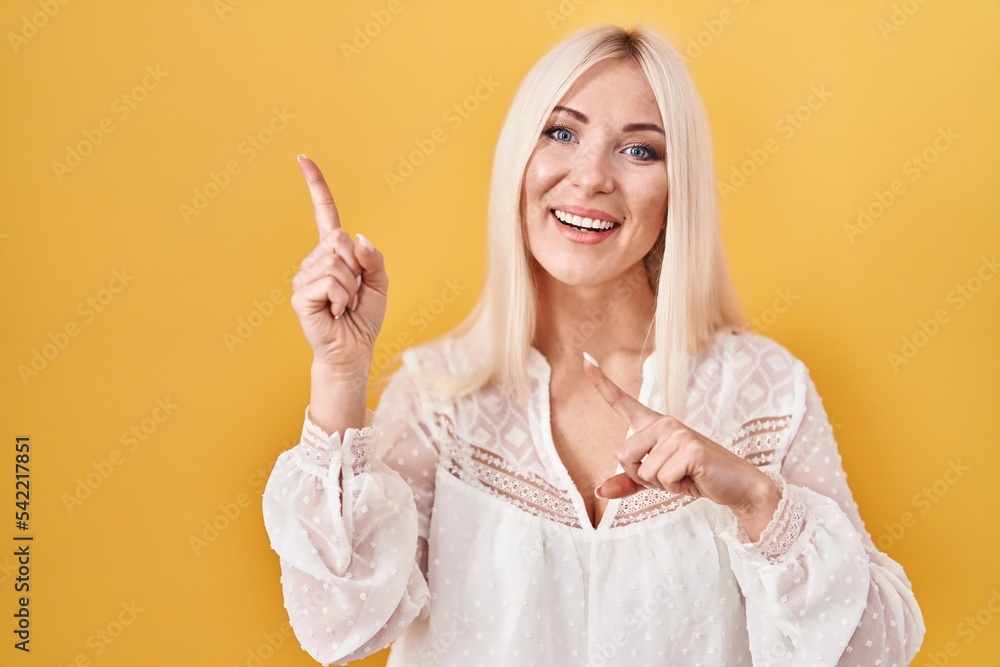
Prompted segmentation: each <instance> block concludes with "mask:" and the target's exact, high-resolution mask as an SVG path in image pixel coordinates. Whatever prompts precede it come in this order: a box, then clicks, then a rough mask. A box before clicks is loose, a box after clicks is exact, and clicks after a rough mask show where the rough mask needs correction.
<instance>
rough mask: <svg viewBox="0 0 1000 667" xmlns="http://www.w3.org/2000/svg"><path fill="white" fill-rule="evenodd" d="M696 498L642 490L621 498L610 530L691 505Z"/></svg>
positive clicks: (660, 491)
mask: <svg viewBox="0 0 1000 667" xmlns="http://www.w3.org/2000/svg"><path fill="white" fill-rule="evenodd" d="M695 500H696V498H694V497H692V496H685V495H682V494H678V493H671V492H670V491H663V490H660V489H644V490H642V491H638V492H636V493H633V494H632V495H630V496H626V497H625V498H622V500H621V503H620V504H619V505H618V512H617V513H616V514H615V520H614V521H613V522H612V523H611V527H612V528H617V527H618V526H627V525H629V524H631V523H637V522H639V521H645V520H646V519H652V518H653V517H656V516H660V515H661V514H666V513H667V512H673V511H674V510H679V509H680V508H682V507H684V506H685V505H688V504H690V503H693V502H694V501H695Z"/></svg>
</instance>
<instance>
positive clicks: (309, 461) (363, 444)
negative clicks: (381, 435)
mask: <svg viewBox="0 0 1000 667" xmlns="http://www.w3.org/2000/svg"><path fill="white" fill-rule="evenodd" d="M365 418H366V421H367V425H366V426H364V427H363V428H360V429H357V428H348V429H346V435H345V436H344V439H343V440H342V439H341V436H340V433H334V434H333V435H330V434H329V433H327V432H326V431H324V430H323V429H321V428H320V427H319V426H317V425H316V424H314V423H313V421H312V420H311V419H309V408H306V411H305V421H304V423H303V425H302V445H301V447H299V448H298V449H297V451H298V455H299V457H300V459H301V460H302V462H303V463H305V464H306V465H309V466H315V467H317V468H327V467H329V465H330V460H331V458H332V451H333V448H334V447H340V446H341V445H342V444H343V442H344V441H347V440H349V441H350V446H349V448H348V450H347V451H345V452H344V459H343V462H344V464H345V465H350V466H351V469H352V470H353V472H354V474H355V475H360V474H361V473H363V472H369V471H371V460H372V456H373V454H374V453H375V441H376V438H377V436H378V432H379V430H381V427H382V422H381V419H380V418H379V417H378V415H376V414H375V412H374V411H372V410H367V409H366V410H365Z"/></svg>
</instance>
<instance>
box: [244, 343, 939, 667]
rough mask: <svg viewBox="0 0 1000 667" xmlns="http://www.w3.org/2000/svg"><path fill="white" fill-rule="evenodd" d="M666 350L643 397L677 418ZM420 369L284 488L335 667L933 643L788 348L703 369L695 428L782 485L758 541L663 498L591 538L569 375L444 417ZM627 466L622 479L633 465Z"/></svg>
mask: <svg viewBox="0 0 1000 667" xmlns="http://www.w3.org/2000/svg"><path fill="white" fill-rule="evenodd" d="M654 359H655V357H654V355H652V354H651V355H650V356H648V357H647V358H646V359H645V360H644V362H643V365H642V370H643V380H642V389H641V392H640V395H639V397H638V398H639V401H640V402H642V403H643V404H644V405H647V406H649V407H651V408H653V409H654V410H657V411H660V412H663V411H664V408H663V405H662V395H661V390H660V387H659V384H658V379H657V377H656V373H655V367H654ZM468 361H469V360H468V359H463V358H461V356H460V355H458V354H457V353H456V351H455V348H454V347H453V346H452V344H449V343H434V344H432V345H425V346H422V347H419V348H412V349H410V350H408V351H407V352H405V353H404V355H403V365H402V366H401V367H400V369H399V370H398V371H396V373H395V374H394V375H393V376H392V378H391V380H390V382H389V384H388V386H387V387H386V389H385V390H384V392H383V393H382V397H381V400H380V402H379V405H378V409H377V410H376V411H375V412H374V413H373V412H371V411H369V412H368V421H369V425H368V426H366V427H365V428H363V429H347V430H346V434H345V436H344V438H343V441H341V438H340V434H339V433H335V434H334V435H332V436H330V435H328V434H326V433H324V432H323V431H322V430H320V429H319V428H318V427H317V426H316V425H314V424H313V423H311V422H310V420H309V418H308V409H307V410H306V420H305V426H304V428H303V431H302V441H301V442H300V443H299V444H298V445H297V446H295V447H294V448H292V449H290V450H288V451H286V452H283V453H282V454H281V455H280V456H279V457H278V460H277V462H276V464H275V467H274V470H273V471H272V473H271V476H270V479H269V480H268V483H267V486H266V488H265V490H264V497H263V509H264V523H265V526H266V528H267V532H268V534H269V536H270V539H271V548H272V549H274V550H275V551H276V552H277V554H278V556H279V560H280V565H281V573H282V576H281V583H282V586H283V591H284V599H285V606H286V608H287V610H288V614H289V619H290V622H291V625H292V627H293V629H294V631H295V634H296V636H297V637H298V639H299V642H300V643H301V644H302V647H303V648H304V649H305V650H306V651H307V652H308V653H309V654H310V655H312V656H313V657H314V658H315V659H316V660H317V661H319V662H321V663H323V664H330V663H340V664H344V663H347V662H349V661H351V660H356V659H359V658H363V657H365V656H367V655H370V654H372V653H374V652H376V651H378V650H380V649H383V648H385V647H386V646H388V645H389V644H390V642H395V643H394V644H393V648H392V650H391V652H390V655H389V659H388V663H387V664H388V667H403V666H407V667H409V666H411V665H413V666H417V665H421V666H423V665H426V666H436V665H460V666H462V667H475V666H477V665H483V666H486V665H497V666H500V665H502V666H504V667H507V666H509V665H518V666H519V667H521V666H524V667H528V666H531V665H537V666H539V667H542V666H551V665H557V666H560V667H561V666H564V665H566V666H571V665H572V666H577V665H579V666H585V667H594V666H598V667H599V666H601V665H628V666H630V667H631V666H634V665H684V666H687V665H690V666H697V665H702V666H705V667H708V666H722V665H725V666H727V667H728V666H733V665H769V666H772V667H778V666H783V665H788V666H794V667H801V666H805V665H843V666H846V665H851V666H854V665H857V666H860V667H872V666H874V665H883V666H885V667H890V666H892V665H896V666H900V667H901V666H903V665H906V664H908V663H909V661H910V660H911V659H912V658H913V656H914V655H915V654H916V652H917V650H918V648H919V646H920V643H921V641H922V639H923V635H924V625H923V617H922V615H921V613H920V608H919V607H918V606H917V602H916V600H915V599H914V596H913V593H912V591H911V586H910V582H909V581H908V580H907V578H906V575H905V574H904V572H903V569H902V568H901V567H900V566H899V565H898V564H897V563H896V562H895V561H893V560H892V559H891V558H889V557H888V556H886V555H885V554H884V553H882V552H880V551H878V550H877V549H876V548H875V546H874V545H873V544H872V540H871V537H870V536H869V534H868V533H867V531H866V530H865V527H864V524H863V523H862V521H861V518H860V516H859V515H858V510H857V505H856V504H855V503H854V502H853V500H852V498H851V492H850V489H849V488H848V486H847V480H846V478H845V475H844V470H843V467H842V465H841V458H840V455H839V454H838V452H837V444H836V442H835V441H834V438H833V433H832V429H831V427H830V423H829V420H828V418H827V416H826V413H825V411H824V409H823V405H822V403H821V401H820V398H819V396H818V394H817V392H816V388H815V386H814V385H813V382H812V380H811V379H810V377H809V374H808V371H807V370H806V368H805V366H804V365H803V364H802V362H801V361H799V360H798V359H796V358H795V357H793V356H792V355H791V353H789V352H788V350H786V349H785V348H784V347H782V346H781V345H779V344H778V343H776V342H774V341H772V340H770V339H768V338H765V337H763V336H760V335H756V334H751V333H732V332H720V333H719V334H718V335H717V337H716V339H715V341H714V343H713V345H712V346H711V347H710V348H709V349H707V350H705V351H704V352H703V353H701V354H700V355H698V356H697V357H695V358H693V359H692V362H691V369H692V372H691V375H690V381H689V390H688V391H689V396H688V411H687V414H686V415H685V418H684V419H683V420H682V421H684V423H685V424H687V425H688V426H689V427H691V428H693V429H695V430H697V431H699V432H701V433H703V434H705V435H706V436H708V437H710V438H711V439H712V440H714V441H715V442H717V443H719V444H722V445H724V446H725V447H727V448H729V449H731V450H732V451H734V452H736V453H737V454H739V455H740V456H743V457H744V458H746V459H747V460H748V461H750V462H752V463H753V464H755V465H756V466H758V467H759V468H760V469H761V470H763V471H764V472H766V473H768V474H769V475H770V476H771V477H772V479H774V480H775V483H776V484H777V485H778V486H779V488H780V489H781V491H782V498H781V502H780V504H779V507H778V509H777V511H776V512H775V515H774V517H773V518H772V520H771V522H770V523H769V524H768V526H767V527H766V528H765V530H764V531H763V533H762V534H761V537H760V539H759V540H758V541H757V542H756V543H751V542H750V541H749V540H748V539H747V535H746V533H745V532H744V531H743V529H742V527H741V526H740V525H739V522H738V521H737V520H736V518H735V515H733V513H732V512H731V511H730V510H729V509H728V508H724V507H720V506H719V505H716V504H714V503H713V502H711V501H709V500H707V499H704V498H701V499H693V498H690V497H687V496H683V495H675V494H672V493H669V492H666V491H659V490H653V489H650V490H643V491H640V492H639V493H636V494H634V495H632V496H629V497H627V498H624V499H620V500H612V501H609V504H608V507H607V509H606V511H605V513H604V515H603V518H602V520H601V522H600V525H599V526H598V527H597V528H594V527H593V525H592V524H591V522H590V520H589V518H588V515H587V511H586V507H585V505H584V502H583V498H582V497H581V496H580V494H579V492H578V490H577V488H576V486H575V485H574V483H573V481H572V479H571V478H570V476H569V474H568V473H567V471H566V468H565V467H564V466H563V463H562V461H561V460H560V459H559V456H558V455H557V453H556V449H555V445H554V443H553V440H552V433H551V425H550V417H549V378H550V370H551V369H550V367H549V365H548V362H547V361H546V359H545V357H544V356H543V355H542V354H541V353H540V352H539V351H538V350H537V349H535V348H532V350H531V365H530V369H529V370H530V377H531V392H530V401H528V402H527V403H526V404H521V403H518V402H516V401H515V400H514V399H510V398H505V397H503V395H502V394H501V393H500V392H499V391H497V390H496V389H495V388H489V387H488V388H484V389H482V390H479V391H478V392H475V393H473V394H470V395H468V396H466V397H463V398H460V399H457V400H451V401H441V400H435V399H433V398H432V394H431V393H430V392H427V391H421V390H419V389H418V387H417V380H416V378H417V374H416V373H415V371H417V370H420V369H421V368H428V367H432V366H437V367H439V368H440V367H443V368H446V369H449V370H451V371H452V372H454V371H455V370H457V369H459V368H460V367H461V365H462V364H463V363H467V362H468ZM618 471H619V472H621V466H619V468H618Z"/></svg>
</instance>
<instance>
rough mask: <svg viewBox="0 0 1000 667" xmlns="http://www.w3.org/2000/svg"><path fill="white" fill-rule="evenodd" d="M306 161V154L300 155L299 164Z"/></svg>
mask: <svg viewBox="0 0 1000 667" xmlns="http://www.w3.org/2000/svg"><path fill="white" fill-rule="evenodd" d="M305 159H306V154H305V153H301V154H299V157H298V160H299V162H302V161H303V160H305Z"/></svg>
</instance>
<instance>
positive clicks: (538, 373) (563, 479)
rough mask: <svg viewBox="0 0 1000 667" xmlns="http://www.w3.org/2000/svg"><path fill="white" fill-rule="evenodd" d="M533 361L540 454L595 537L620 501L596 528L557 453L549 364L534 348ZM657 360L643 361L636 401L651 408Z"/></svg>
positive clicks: (611, 502)
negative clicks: (650, 401)
mask: <svg viewBox="0 0 1000 667" xmlns="http://www.w3.org/2000/svg"><path fill="white" fill-rule="evenodd" d="M530 357H531V358H530V362H531V365H530V369H529V370H531V371H532V372H533V373H532V374H533V375H535V377H536V379H537V385H536V388H535V391H536V392H537V394H536V395H535V396H534V400H533V401H532V402H533V405H532V406H531V409H530V410H528V414H529V415H530V416H531V419H532V421H534V422H535V423H534V424H532V426H533V427H534V428H533V430H534V431H535V433H537V434H538V436H540V443H539V446H540V450H539V454H540V456H541V459H542V465H543V466H544V467H545V469H546V470H547V471H548V472H549V474H550V475H552V476H553V477H554V478H555V479H557V480H559V482H560V483H561V484H560V485H561V486H562V488H563V489H564V490H565V491H566V493H567V494H569V497H570V500H571V501H572V503H573V507H575V508H576V512H577V520H578V521H579V522H580V525H581V526H582V528H583V530H585V531H588V532H595V533H596V532H605V531H607V530H608V529H610V527H611V524H612V523H613V522H614V520H615V517H616V516H617V515H618V507H619V505H621V498H613V499H611V500H609V501H608V504H607V507H605V508H604V513H603V514H602V515H601V520H600V521H599V522H598V524H597V526H594V524H593V523H591V520H590V515H589V514H588V513H587V504H586V503H585V502H584V500H583V496H582V495H581V494H580V490H579V489H578V488H577V486H576V483H575V482H574V481H573V478H572V477H570V474H569V470H568V469H567V468H566V464H565V463H564V462H563V460H562V458H560V456H559V452H558V450H557V449H556V443H555V438H554V436H553V434H552V395H551V391H552V366H551V364H549V360H548V359H546V358H545V355H543V354H542V353H541V351H540V350H539V349H538V348H537V347H535V346H534V345H532V346H531V348H530ZM654 358H655V352H650V353H649V354H648V355H646V358H645V359H643V360H642V383H641V384H640V387H639V396H638V397H637V398H638V399H639V402H640V403H642V404H643V405H649V394H650V392H651V391H652V377H653V372H652V364H653V360H654ZM632 433H633V431H632V427H631V426H629V429H628V433H626V435H625V437H626V438H628V437H629V436H631V435H632ZM621 472H624V469H623V468H622V466H621V463H618V464H617V465H616V467H615V473H614V474H616V475H617V474H618V473H621Z"/></svg>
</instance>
